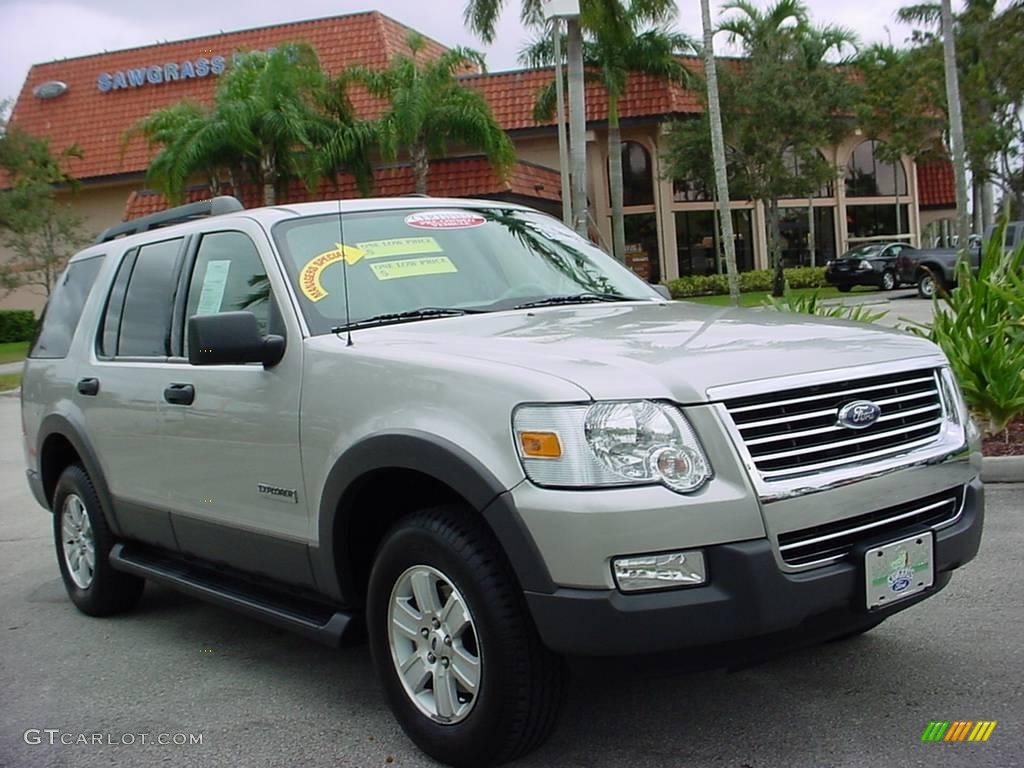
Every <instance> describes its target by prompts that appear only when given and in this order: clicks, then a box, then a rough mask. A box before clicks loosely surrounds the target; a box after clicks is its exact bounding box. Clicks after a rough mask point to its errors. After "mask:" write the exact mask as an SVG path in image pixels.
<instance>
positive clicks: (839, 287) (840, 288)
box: [836, 285, 853, 293]
mask: <svg viewBox="0 0 1024 768" xmlns="http://www.w3.org/2000/svg"><path fill="white" fill-rule="evenodd" d="M852 288H853V286H852V285H837V286H836V290H838V291H839V292H840V293H849V292H850V290H851V289H852Z"/></svg>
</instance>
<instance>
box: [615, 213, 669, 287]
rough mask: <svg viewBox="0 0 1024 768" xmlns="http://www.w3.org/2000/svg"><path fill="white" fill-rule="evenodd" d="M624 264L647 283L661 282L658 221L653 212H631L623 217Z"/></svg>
mask: <svg viewBox="0 0 1024 768" xmlns="http://www.w3.org/2000/svg"><path fill="white" fill-rule="evenodd" d="M623 223H624V228H625V230H626V266H627V267H629V268H630V269H631V270H633V272H635V273H636V274H637V275H639V276H640V277H642V278H643V279H644V280H646V281H647V282H649V283H660V282H661V262H660V260H659V259H658V222H657V219H656V217H655V215H654V214H653V213H631V214H629V215H628V216H625V217H624V220H623Z"/></svg>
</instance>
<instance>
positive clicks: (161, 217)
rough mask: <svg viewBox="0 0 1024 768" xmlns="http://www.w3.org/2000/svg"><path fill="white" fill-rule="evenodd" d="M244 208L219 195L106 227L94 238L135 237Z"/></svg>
mask: <svg viewBox="0 0 1024 768" xmlns="http://www.w3.org/2000/svg"><path fill="white" fill-rule="evenodd" d="M244 210H245V206H244V205H242V203H241V202H240V201H239V200H238V198H236V197H231V196H230V195H221V196H220V197H211V198H210V199H208V200H200V201H198V202H195V203H189V204H187V205H179V206H178V207H177V208H170V209H168V210H166V211H160V212H159V213H151V214H150V215H149V216H142V217H140V218H138V219H132V220H131V221H126V222H124V223H123V224H115V225H114V226H113V227H108V228H107V229H105V230H103V231H102V232H101V233H100V236H99V237H97V238H96V243H97V244H99V243H106V242H109V241H111V240H114V239H116V238H118V237H127V236H128V235H137V234H138V233H139V232H148V231H149V230H151V229H159V228H161V227H169V226H171V225H172V224H181V223H182V222H186V221H192V220H193V219H200V218H203V217H204V216H222V215H224V214H225V213H235V212H237V211H244Z"/></svg>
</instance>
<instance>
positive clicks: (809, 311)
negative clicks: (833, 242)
mask: <svg viewBox="0 0 1024 768" xmlns="http://www.w3.org/2000/svg"><path fill="white" fill-rule="evenodd" d="M763 306H765V307H769V308H771V309H777V310H778V311H779V312H795V313H797V314H805V315H816V316H818V317H829V318H833V319H838V320H856V321H858V322H861V323H873V322H875V321H876V320H881V319H882V318H883V317H885V316H886V315H887V314H889V313H888V312H876V311H874V310H871V309H869V308H868V307H866V306H864V305H863V304H852V305H851V304H842V303H839V304H825V303H824V302H823V301H822V299H821V296H820V295H819V294H818V293H816V292H815V293H804V294H790V293H786V294H784V295H783V297H782V298H781V299H780V298H777V297H775V296H769V297H767V298H766V299H765V300H764V304H763Z"/></svg>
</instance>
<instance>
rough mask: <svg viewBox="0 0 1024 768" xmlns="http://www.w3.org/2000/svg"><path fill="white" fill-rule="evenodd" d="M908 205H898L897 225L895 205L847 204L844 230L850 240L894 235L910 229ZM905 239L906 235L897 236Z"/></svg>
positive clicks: (906, 238)
mask: <svg viewBox="0 0 1024 768" xmlns="http://www.w3.org/2000/svg"><path fill="white" fill-rule="evenodd" d="M909 216H910V206H909V205H906V204H901V205H900V215H899V226H897V222H896V206H895V205H894V204H882V205H847V206H846V231H847V233H848V235H849V239H850V241H851V242H853V241H855V240H863V239H867V238H871V237H885V236H889V237H895V236H896V235H899V234H903V233H906V232H907V231H909V229H910V223H909V221H910V219H909ZM899 239H902V240H907V241H908V242H909V238H908V237H903V238H899Z"/></svg>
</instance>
